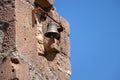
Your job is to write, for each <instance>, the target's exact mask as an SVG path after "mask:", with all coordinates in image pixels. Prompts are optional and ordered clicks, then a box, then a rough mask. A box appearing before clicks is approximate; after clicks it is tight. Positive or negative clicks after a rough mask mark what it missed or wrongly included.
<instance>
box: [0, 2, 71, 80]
mask: <svg viewBox="0 0 120 80" xmlns="http://www.w3.org/2000/svg"><path fill="white" fill-rule="evenodd" d="M53 3H54V0H0V22H7V23H8V24H9V25H8V27H6V28H5V29H3V28H0V80H69V79H70V75H71V66H70V42H69V41H70V40H69V35H70V31H69V23H68V22H67V21H66V20H65V19H64V18H62V17H61V16H59V14H58V13H57V12H56V10H55V8H54V6H53ZM38 7H41V8H42V9H43V10H45V11H46V13H47V14H49V15H50V16H51V17H52V18H53V19H54V20H55V21H57V22H58V23H61V25H62V27H60V26H59V27H58V31H59V33H60V37H59V38H57V39H54V41H53V39H50V38H47V37H45V35H44V34H45V33H46V31H47V25H48V24H49V23H50V22H54V21H53V20H52V19H51V18H49V17H48V16H46V18H45V20H43V19H42V18H43V15H41V11H35V12H34V15H33V14H32V13H33V11H34V10H35V9H36V8H38ZM60 28H62V30H61V29H60Z"/></svg>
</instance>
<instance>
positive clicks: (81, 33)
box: [54, 0, 120, 80]
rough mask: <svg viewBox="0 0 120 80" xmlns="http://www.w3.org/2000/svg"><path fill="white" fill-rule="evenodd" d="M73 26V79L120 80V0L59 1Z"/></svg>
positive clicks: (58, 3) (62, 14)
mask: <svg viewBox="0 0 120 80" xmlns="http://www.w3.org/2000/svg"><path fill="white" fill-rule="evenodd" d="M54 5H55V6H56V8H57V12H58V13H59V14H60V15H61V16H63V17H64V18H66V19H67V20H68V21H69V23H70V29H71V35H70V36H71V37H70V38H71V65H72V76H71V80H120V0H56V1H55V4H54Z"/></svg>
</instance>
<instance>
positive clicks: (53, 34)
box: [45, 23, 59, 38]
mask: <svg viewBox="0 0 120 80" xmlns="http://www.w3.org/2000/svg"><path fill="white" fill-rule="evenodd" d="M45 36H46V37H48V38H58V37H59V32H58V30H57V25H56V24H55V23H49V24H48V26H47V32H46V33H45Z"/></svg>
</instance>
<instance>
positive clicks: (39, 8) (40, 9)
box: [37, 7, 63, 28]
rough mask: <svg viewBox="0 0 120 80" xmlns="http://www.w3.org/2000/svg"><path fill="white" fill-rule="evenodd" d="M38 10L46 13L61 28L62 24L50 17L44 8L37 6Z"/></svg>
mask: <svg viewBox="0 0 120 80" xmlns="http://www.w3.org/2000/svg"><path fill="white" fill-rule="evenodd" d="M37 9H38V10H39V11H42V12H43V13H44V14H46V15H47V16H48V17H49V18H50V19H52V20H53V21H54V22H55V23H57V24H58V25H59V26H60V27H61V28H63V27H62V25H61V23H59V22H57V21H56V20H55V19H54V18H53V17H51V16H50V15H49V14H48V13H47V12H46V11H45V10H43V9H42V8H41V7H38V8H37Z"/></svg>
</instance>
